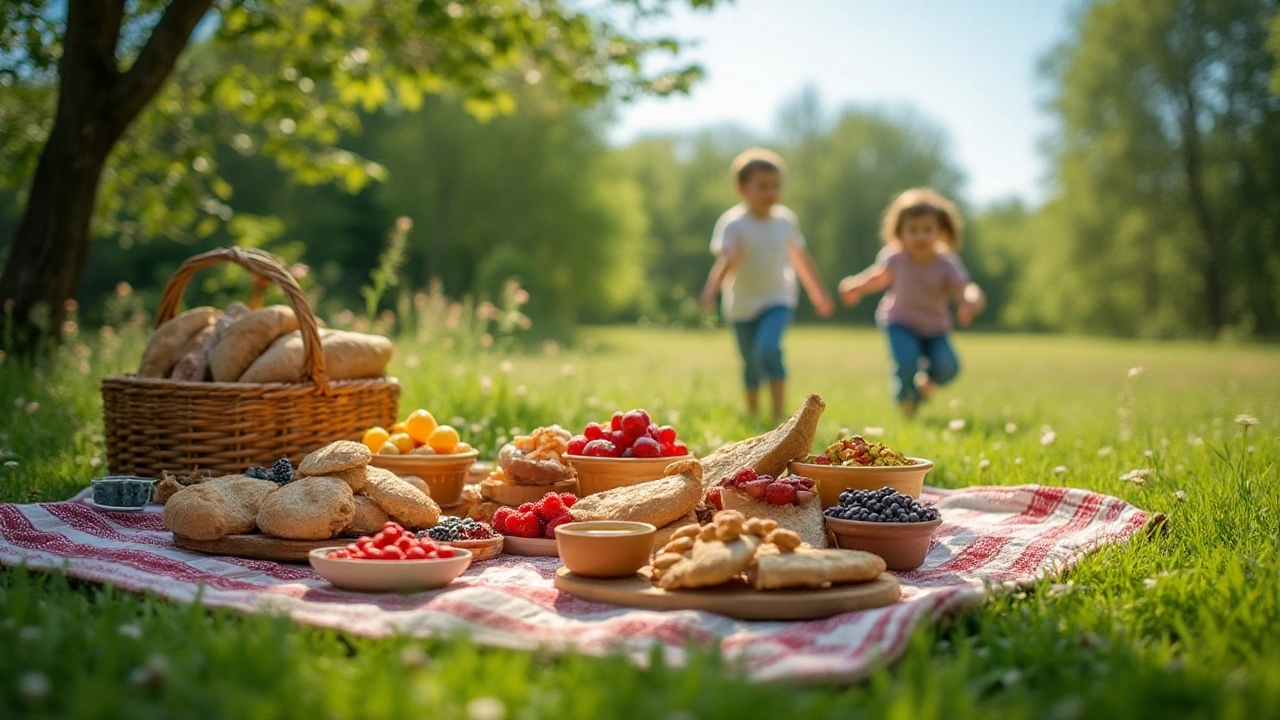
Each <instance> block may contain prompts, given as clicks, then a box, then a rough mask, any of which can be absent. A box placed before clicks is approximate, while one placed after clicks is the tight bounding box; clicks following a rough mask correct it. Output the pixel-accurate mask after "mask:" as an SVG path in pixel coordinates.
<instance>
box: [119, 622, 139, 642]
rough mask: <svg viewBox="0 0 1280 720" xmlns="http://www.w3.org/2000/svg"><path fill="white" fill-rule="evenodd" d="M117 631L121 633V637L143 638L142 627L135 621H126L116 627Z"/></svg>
mask: <svg viewBox="0 0 1280 720" xmlns="http://www.w3.org/2000/svg"><path fill="white" fill-rule="evenodd" d="M116 632H118V633H120V637H127V638H131V639H133V640H141V639H142V628H141V627H138V625H136V624H135V623H126V624H124V625H121V626H120V627H118V628H116Z"/></svg>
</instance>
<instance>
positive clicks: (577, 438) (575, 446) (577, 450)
mask: <svg viewBox="0 0 1280 720" xmlns="http://www.w3.org/2000/svg"><path fill="white" fill-rule="evenodd" d="M589 442H591V441H590V440H588V439H587V438H586V436H585V435H574V436H573V437H572V438H569V446H568V447H567V448H566V449H565V452H566V453H568V454H570V455H581V454H582V451H583V450H584V449H585V448H586V447H587V443H589Z"/></svg>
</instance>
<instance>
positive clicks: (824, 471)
mask: <svg viewBox="0 0 1280 720" xmlns="http://www.w3.org/2000/svg"><path fill="white" fill-rule="evenodd" d="M788 469H789V470H790V471H791V474H792V475H802V476H804V477H807V478H811V479H812V480H813V481H814V483H815V484H816V485H817V490H818V496H819V498H820V499H821V502H822V507H823V509H824V510H825V509H826V508H829V507H834V506H836V505H839V504H840V493H842V492H844V491H845V490H879V489H880V488H885V487H887V488H892V489H894V490H896V491H898V492H900V493H902V494H904V495H910V496H911V497H913V498H919V497H920V491H921V489H922V488H924V476H925V475H928V474H929V471H930V470H932V469H933V461H931V460H925V459H924V458H918V457H909V456H907V455H904V454H902V453H900V452H898V451H896V450H894V449H892V448H890V447H888V446H887V445H885V444H884V443H880V442H874V443H872V442H867V441H866V439H865V438H863V437H862V436H861V435H851V436H849V437H843V438H840V439H838V440H836V441H835V442H833V443H831V444H830V445H828V446H827V448H826V450H823V451H822V454H820V455H810V456H809V458H808V460H806V461H804V462H801V461H798V460H795V461H792V462H791V463H790V465H789V466H788Z"/></svg>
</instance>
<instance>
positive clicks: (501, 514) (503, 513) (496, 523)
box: [493, 505, 516, 532]
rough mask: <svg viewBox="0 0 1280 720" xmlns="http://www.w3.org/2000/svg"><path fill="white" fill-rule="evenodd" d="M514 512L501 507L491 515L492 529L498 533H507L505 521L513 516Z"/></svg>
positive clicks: (504, 506)
mask: <svg viewBox="0 0 1280 720" xmlns="http://www.w3.org/2000/svg"><path fill="white" fill-rule="evenodd" d="M515 514H516V511H515V510H512V509H511V508H509V507H507V506H506V505H503V506H502V507H500V508H498V509H497V511H495V512H494V513H493V529H494V530H497V531H498V532H506V531H507V519H508V518H510V517H511V516H512V515H515Z"/></svg>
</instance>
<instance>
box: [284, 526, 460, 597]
mask: <svg viewBox="0 0 1280 720" xmlns="http://www.w3.org/2000/svg"><path fill="white" fill-rule="evenodd" d="M307 559H308V560H310V562H311V568H312V569H313V570H315V571H316V573H317V574H319V575H320V577H322V578H324V579H325V580H328V581H329V582H331V583H333V585H334V586H335V587H339V588H342V589H344V590H359V591H361V592H415V591H419V590H435V589H437V588H442V587H444V586H445V585H448V584H449V583H451V582H453V581H454V579H455V578H457V577H458V576H459V575H461V574H462V573H463V572H465V571H466V569H467V567H468V566H470V565H471V552H470V551H469V550H466V549H463V548H454V547H446V546H443V545H441V544H439V543H437V542H436V541H434V540H432V539H431V538H426V537H422V538H420V537H417V536H415V535H414V534H413V533H412V532H409V531H407V530H405V529H404V528H402V527H400V526H399V525H398V524H396V523H394V522H389V523H387V524H386V525H383V526H382V530H380V531H379V532H378V533H377V534H376V535H373V536H365V537H362V538H360V539H358V540H356V541H355V542H353V543H350V544H348V545H346V546H345V547H325V548H318V549H316V550H312V551H311V552H310V554H309V555H308V558H307Z"/></svg>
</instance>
